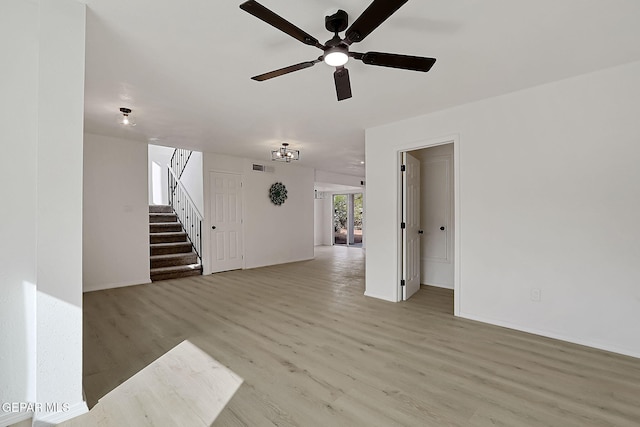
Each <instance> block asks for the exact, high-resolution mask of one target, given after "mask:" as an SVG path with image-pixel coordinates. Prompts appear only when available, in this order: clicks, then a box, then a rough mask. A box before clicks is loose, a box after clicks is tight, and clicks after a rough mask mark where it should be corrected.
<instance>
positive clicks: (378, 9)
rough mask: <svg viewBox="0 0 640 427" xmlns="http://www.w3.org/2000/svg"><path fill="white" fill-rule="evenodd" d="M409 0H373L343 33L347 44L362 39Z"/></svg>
mask: <svg viewBox="0 0 640 427" xmlns="http://www.w3.org/2000/svg"><path fill="white" fill-rule="evenodd" d="M407 1H409V0H373V2H372V3H371V4H370V5H369V7H367V8H366V9H365V11H364V12H362V15H360V16H359V17H358V19H356V20H355V22H354V23H353V24H351V26H350V27H349V28H348V29H347V32H346V33H345V39H344V42H345V43H346V44H348V45H350V44H351V43H357V42H360V41H362V40H364V38H365V37H367V36H368V35H369V34H371V32H372V31H373V30H375V29H376V28H378V26H379V25H380V24H382V23H383V22H384V21H386V20H387V18H389V17H390V16H391V15H393V14H394V13H395V11H396V10H398V9H400V7H401V6H402V5H403V4H405V3H406V2H407Z"/></svg>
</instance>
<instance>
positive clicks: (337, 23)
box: [324, 9, 349, 34]
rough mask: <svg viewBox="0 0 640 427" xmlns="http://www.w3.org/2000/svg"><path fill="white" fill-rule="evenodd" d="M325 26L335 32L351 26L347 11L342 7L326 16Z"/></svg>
mask: <svg viewBox="0 0 640 427" xmlns="http://www.w3.org/2000/svg"><path fill="white" fill-rule="evenodd" d="M324 26H325V28H326V29H327V30H328V31H331V32H332V33H334V34H338V33H341V32H342V31H344V30H346V29H347V27H348V26H349V16H348V15H347V12H345V11H344V10H342V9H340V10H338V11H337V12H336V13H334V14H333V15H330V16H325V17H324Z"/></svg>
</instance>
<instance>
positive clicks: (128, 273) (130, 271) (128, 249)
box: [83, 133, 150, 292]
mask: <svg viewBox="0 0 640 427" xmlns="http://www.w3.org/2000/svg"><path fill="white" fill-rule="evenodd" d="M147 156H148V149H147V144H145V143H141V142H137V141H133V140H127V139H119V138H112V137H106V136H101V135H94V134H90V133H85V135H84V203H83V214H84V215H83V218H84V232H83V285H84V291H85V292H88V291H95V290H100V289H108V288H115V287H120V286H128V285H136V284H141V283H148V282H149V281H150V280H149V273H150V271H149V206H148V183H147V179H148V174H147V164H148V159H147Z"/></svg>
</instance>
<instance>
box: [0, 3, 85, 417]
mask: <svg viewBox="0 0 640 427" xmlns="http://www.w3.org/2000/svg"><path fill="white" fill-rule="evenodd" d="M0 46H1V47H2V52H3V58H4V59H5V61H4V62H3V73H6V74H3V78H2V80H1V81H0V93H2V100H3V102H2V105H1V106H0V116H1V117H0V123H1V125H0V141H2V149H3V156H6V159H8V160H10V161H7V162H4V163H3V166H2V168H1V172H0V173H1V174H2V178H3V183H4V188H5V190H6V193H3V196H4V197H5V202H7V209H5V211H6V213H5V215H10V216H9V217H3V218H2V221H1V222H2V224H3V225H2V239H1V241H0V255H1V257H0V262H1V263H2V265H1V268H0V282H1V283H2V290H3V292H2V295H1V296H0V325H1V326H2V327H1V328H0V337H1V338H0V339H1V342H2V345H1V346H0V348H1V349H0V363H2V366H1V367H0V400H2V402H64V403H67V404H68V405H69V409H70V411H69V412H68V413H62V412H60V413H49V412H44V411H42V412H37V413H35V414H33V417H34V419H36V420H51V421H52V423H53V424H55V423H56V422H58V421H64V419H65V418H66V417H67V416H73V414H77V413H81V412H84V411H86V409H87V408H86V404H85V403H84V401H83V398H82V129H83V116H84V114H83V109H84V52H85V5H84V4H81V3H78V2H77V1H73V0H47V1H44V0H42V1H28V2H25V1H5V2H3V3H2V13H1V14H0ZM60 105H64V108H63V109H61V108H60ZM3 158H5V157H3ZM20 417H24V419H28V418H30V417H31V414H16V413H10V412H9V413H7V412H5V411H0V425H6V424H11V423H13V422H17V421H20V419H21V418H20Z"/></svg>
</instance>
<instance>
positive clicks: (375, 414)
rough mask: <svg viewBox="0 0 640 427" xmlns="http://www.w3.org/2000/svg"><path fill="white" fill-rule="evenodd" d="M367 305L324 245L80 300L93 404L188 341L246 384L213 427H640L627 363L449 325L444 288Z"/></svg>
mask: <svg viewBox="0 0 640 427" xmlns="http://www.w3.org/2000/svg"><path fill="white" fill-rule="evenodd" d="M363 292H364V254H363V251H362V250H361V249H356V248H344V247H320V248H316V259H314V260H311V261H305V262H299V263H292V264H285V265H278V266H272V267H265V268H259V269H253V270H245V271H232V272H226V273H218V274H215V275H210V276H197V277H193V278H186V279H179V280H168V281H164V282H156V283H153V284H148V285H141V286H132V287H127V288H119V289H112V290H105V291H98V292H91V293H87V294H85V296H84V387H85V392H86V394H87V398H88V403H89V406H93V405H94V404H95V403H96V402H97V400H98V399H99V398H101V397H102V396H104V395H105V394H106V393H108V392H109V391H110V390H112V389H113V388H115V387H116V386H117V385H118V384H120V383H122V382H123V381H125V380H126V379H127V378H129V377H131V376H132V375H134V374H135V373H136V372H137V371H139V370H141V369H142V368H144V367H145V366H147V365H148V364H149V363H151V362H152V361H153V360H155V359H157V358H158V357H160V356H162V355H163V354H164V353H165V352H167V351H168V350H170V349H171V348H173V347H174V346H176V345H177V344H179V343H180V342H182V341H183V340H185V339H186V340H189V341H190V342H191V343H193V344H195V345H197V346H198V347H199V348H201V349H202V350H204V351H205V352H206V353H208V354H209V355H210V356H211V357H213V358H214V359H215V360H217V361H218V362H220V363H222V364H223V365H225V366H227V367H228V368H229V369H231V370H232V371H233V372H234V373H235V374H237V375H238V376H240V377H242V378H243V379H244V383H243V384H242V385H241V386H240V388H239V389H238V391H237V392H236V394H235V395H234V397H233V398H232V399H231V401H230V402H229V404H228V405H227V406H226V408H225V409H224V410H223V411H222V413H221V414H220V416H219V417H218V418H217V419H216V421H215V422H214V424H213V425H215V426H580V427H582V426H638V425H640V360H639V359H635V358H631V357H625V356H620V355H616V354H612V353H607V352H604V351H600V350H595V349H590V348H587V347H582V346H578V345H574V344H569V343H564V342H561V341H556V340H552V339H548V338H543V337H539V336H535V335H531V334H526V333H522V332H517V331H513V330H509V329H505V328H500V327H496V326H491V325H486V324H482V323H478V322H473V321H469V320H465V319H459V318H455V317H453V315H452V312H453V294H452V292H451V291H448V290H443V289H438V288H431V287H424V288H423V289H422V290H420V291H419V292H418V293H417V294H416V295H415V296H414V297H413V298H412V299H411V300H410V301H407V302H403V303H397V304H394V303H389V302H385V301H379V300H376V299H372V298H367V297H365V296H363ZM167 404H168V405H170V404H171V402H167ZM204 404H206V402H204ZM167 425H171V423H168V424H167Z"/></svg>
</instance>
